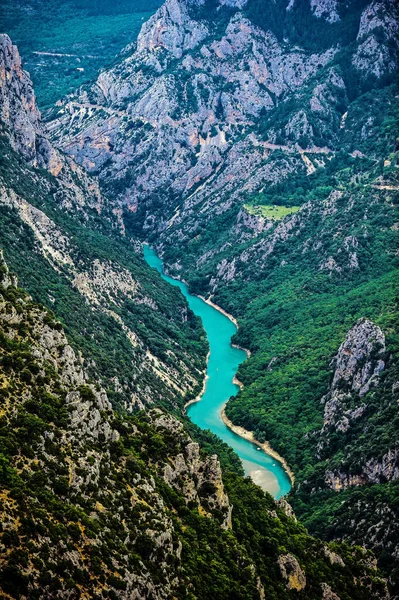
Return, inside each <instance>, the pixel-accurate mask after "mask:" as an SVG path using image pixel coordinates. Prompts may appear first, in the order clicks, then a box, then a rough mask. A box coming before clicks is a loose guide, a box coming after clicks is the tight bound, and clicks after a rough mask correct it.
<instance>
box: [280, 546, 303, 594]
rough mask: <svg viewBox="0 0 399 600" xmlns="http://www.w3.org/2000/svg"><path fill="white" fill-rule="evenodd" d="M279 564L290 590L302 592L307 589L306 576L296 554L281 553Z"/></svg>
mask: <svg viewBox="0 0 399 600" xmlns="http://www.w3.org/2000/svg"><path fill="white" fill-rule="evenodd" d="M278 566H279V567H280V571H281V575H282V576H283V579H285V581H286V586H287V588H288V589H289V590H295V591H296V592H300V591H302V590H304V589H305V587H306V576H305V573H304V571H303V570H302V568H301V567H300V565H299V562H298V560H297V559H296V558H295V556H293V555H292V554H281V555H280V556H279V557H278Z"/></svg>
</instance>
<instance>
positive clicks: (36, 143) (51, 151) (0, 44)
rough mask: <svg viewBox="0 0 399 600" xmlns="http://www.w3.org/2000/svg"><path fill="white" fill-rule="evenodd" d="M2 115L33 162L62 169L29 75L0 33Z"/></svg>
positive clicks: (20, 148)
mask: <svg viewBox="0 0 399 600" xmlns="http://www.w3.org/2000/svg"><path fill="white" fill-rule="evenodd" d="M0 119H1V121H3V123H4V124H5V125H6V126H7V128H9V131H10V133H11V140H12V143H13V146H14V148H15V149H16V150H17V151H19V152H21V153H22V154H23V155H24V156H25V157H26V159H27V160H28V162H29V163H31V164H32V165H33V166H40V167H45V168H48V169H49V170H50V171H51V172H52V173H53V174H54V175H57V174H58V173H59V172H60V170H61V169H62V160H61V158H60V156H59V153H58V152H57V151H56V150H55V148H54V147H53V146H52V145H51V143H50V142H49V140H48V138H47V136H46V134H45V132H44V129H43V127H42V125H41V116H40V112H39V109H38V107H37V104H36V98H35V93H34V91H33V86H32V82H31V80H30V77H29V75H28V74H27V73H26V72H25V71H24V70H23V69H22V64H21V57H20V55H19V52H18V49H17V47H16V46H14V45H13V44H12V42H11V40H10V38H9V37H8V35H5V34H2V35H0Z"/></svg>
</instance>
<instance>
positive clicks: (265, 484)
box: [144, 246, 293, 499]
mask: <svg viewBox="0 0 399 600" xmlns="http://www.w3.org/2000/svg"><path fill="white" fill-rule="evenodd" d="M144 258H145V259H146V261H147V263H148V264H149V265H150V266H152V267H154V268H156V269H157V270H158V271H159V273H160V274H161V277H162V278H163V279H164V280H165V281H167V282H168V283H170V284H171V285H174V286H176V287H178V288H180V290H181V292H182V293H183V295H184V297H185V298H186V299H187V301H188V304H189V306H190V308H191V310H192V311H193V312H194V314H195V315H197V316H199V317H200V318H201V319H202V324H203V327H204V330H205V332H206V335H207V338H208V343H209V350H210V354H209V355H208V357H207V369H206V373H204V379H203V382H202V386H201V384H200V386H199V388H201V387H202V389H201V391H200V392H199V393H197V394H196V398H193V399H192V400H190V401H189V402H187V403H186V405H185V411H186V414H187V415H188V416H189V418H190V419H191V420H192V421H193V423H195V424H196V425H197V426H198V427H200V428H201V429H205V430H210V431H211V432H212V433H214V434H215V435H217V436H218V437H219V438H220V439H221V440H223V441H224V442H225V443H227V444H228V445H229V446H230V447H231V448H233V450H235V452H236V453H237V455H238V456H239V457H240V459H241V461H242V464H243V467H244V471H245V473H246V474H247V475H248V476H250V477H251V478H252V479H253V480H254V481H255V482H256V483H257V485H259V487H261V488H262V489H263V490H265V491H267V492H269V493H270V494H272V496H274V498H276V499H279V498H281V497H282V496H284V495H285V494H287V493H288V492H289V491H290V488H291V483H290V482H291V481H293V476H291V473H290V474H289V473H288V465H286V464H285V462H284V460H283V459H282V457H280V456H278V455H277V454H275V453H273V451H272V449H270V452H269V451H268V450H269V449H268V447H267V446H266V445H261V444H258V443H254V441H253V436H252V435H251V434H249V433H248V432H245V430H243V431H241V430H240V429H236V430H234V431H233V429H232V428H231V427H229V426H228V424H226V423H225V422H224V421H223V420H222V417H223V416H224V415H223V414H221V412H222V408H223V406H224V404H226V402H227V401H228V400H229V398H231V397H232V396H235V395H236V394H237V390H238V388H242V387H243V383H242V382H241V381H239V379H238V378H237V376H236V373H237V371H238V367H239V365H240V364H241V363H242V362H243V361H244V360H245V359H246V358H247V357H248V356H249V355H250V353H249V352H248V351H247V350H246V349H244V348H240V347H238V345H233V344H232V343H231V340H232V337H233V335H234V334H235V333H236V332H237V328H238V323H237V320H236V319H235V318H234V317H233V315H231V314H229V313H228V312H227V311H226V310H224V309H222V308H221V307H220V306H218V305H217V304H215V302H213V301H212V299H209V300H205V299H204V298H201V297H199V296H195V295H193V294H190V292H189V290H188V286H187V284H186V283H184V282H183V281H182V280H179V279H175V278H173V277H171V276H169V275H166V273H165V271H164V268H163V263H162V260H161V259H160V258H159V257H158V256H157V254H156V252H155V251H154V250H152V249H151V248H150V247H149V246H144ZM199 400H200V402H199ZM237 434H238V435H237ZM260 449H262V450H264V451H263V452H261V451H260ZM283 464H284V466H286V467H287V470H286V469H285V468H284V467H283Z"/></svg>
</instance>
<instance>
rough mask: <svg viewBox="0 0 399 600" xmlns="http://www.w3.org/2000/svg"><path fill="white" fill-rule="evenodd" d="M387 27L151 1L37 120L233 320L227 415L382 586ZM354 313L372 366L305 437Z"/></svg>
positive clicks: (392, 312) (392, 141) (392, 434)
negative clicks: (365, 381) (236, 362)
mask: <svg viewBox="0 0 399 600" xmlns="http://www.w3.org/2000/svg"><path fill="white" fill-rule="evenodd" d="M398 22H399V20H398V11H397V4H395V3H394V2H390V1H388V0H387V1H373V2H368V1H364V2H350V3H348V4H347V5H346V6H345V7H344V5H343V4H342V3H337V2H334V1H331V2H327V3H324V2H323V3H322V2H307V1H305V0H304V1H294V2H290V3H287V2H284V1H279V2H276V3H275V4H273V6H272V7H271V5H270V4H268V5H267V7H266V5H265V4H264V3H262V2H255V1H253V2H252V1H249V2H247V3H245V2H243V3H241V2H230V3H228V4H227V3H226V4H225V3H218V2H211V3H206V4H204V5H203V4H202V3H198V4H197V3H193V2H185V1H183V0H181V1H180V2H178V3H174V2H170V1H167V2H166V3H165V4H164V5H163V6H162V7H161V8H160V9H159V10H158V12H157V13H156V14H155V15H154V16H153V17H152V18H151V19H150V20H149V21H148V23H146V24H145V25H144V26H143V28H142V30H141V32H140V34H139V37H138V40H137V44H136V46H134V47H131V48H129V51H128V56H126V57H121V58H120V60H119V61H118V62H117V64H116V65H115V66H113V67H112V68H111V69H108V70H105V71H104V72H103V73H101V74H100V76H99V78H98V80H97V82H96V83H95V84H92V85H90V86H86V87H83V88H81V89H80V90H79V91H78V92H77V93H75V94H74V95H73V96H71V97H70V98H69V99H66V100H65V101H64V103H63V104H62V106H61V107H59V108H58V109H57V111H55V113H54V114H55V117H56V118H55V120H54V121H52V122H51V124H50V127H51V129H52V132H53V138H54V140H56V142H57V143H58V144H61V146H62V147H63V148H64V150H65V151H66V152H67V153H69V154H71V155H72V156H73V157H74V158H75V159H76V160H77V161H78V162H79V163H80V164H82V165H83V166H84V167H85V168H86V169H88V170H89V171H91V172H93V173H95V174H97V175H98V176H99V182H100V185H101V186H102V189H104V190H108V191H110V193H111V194H112V197H113V199H114V201H115V202H116V203H117V204H119V205H121V206H122V207H125V215H124V220H125V225H126V228H127V231H128V232H129V233H130V234H132V235H135V236H136V235H139V236H142V237H145V238H147V239H148V240H150V241H151V242H152V243H154V244H155V245H156V246H157V248H158V250H159V252H160V253H161V254H162V257H163V259H164V260H165V261H166V263H167V264H168V265H169V269H170V271H171V273H173V274H175V275H177V276H180V277H182V278H184V279H185V280H188V282H189V283H190V286H191V289H192V290H193V291H194V292H196V293H199V294H201V295H205V296H206V295H210V296H211V297H212V299H213V300H214V301H215V302H216V303H218V304H220V305H221V306H222V307H223V308H225V309H226V310H228V311H229V312H230V313H232V314H233V315H235V316H236V317H238V319H239V323H240V330H239V333H238V336H237V340H236V341H237V343H239V344H240V345H242V346H244V347H247V348H249V349H250V350H251V351H252V357H251V359H250V360H249V361H247V362H246V363H245V364H244V365H243V366H242V368H241V369H240V372H239V379H240V380H242V382H243V383H244V386H245V387H244V389H243V391H242V392H241V393H240V394H239V395H238V396H237V397H236V398H235V399H233V400H232V401H231V402H230V403H229V404H228V407H227V415H228V416H229V417H230V419H232V421H233V422H234V423H235V424H238V425H242V426H244V427H246V428H247V429H249V430H252V431H254V432H255V434H256V435H257V437H258V438H259V439H260V441H263V440H268V441H269V442H270V443H271V445H272V447H274V448H275V449H276V450H277V451H278V452H279V453H280V454H281V455H283V456H284V457H286V458H287V460H288V462H289V464H290V465H291V466H292V467H293V469H294V471H295V473H296V476H297V480H296V481H297V484H296V488H295V490H294V492H293V495H292V502H293V504H294V506H295V508H296V510H297V512H298V514H299V516H300V517H303V518H304V520H305V523H306V524H307V525H308V526H309V527H310V528H311V530H312V531H314V532H317V533H318V534H319V535H323V536H326V537H334V536H337V537H343V538H347V539H350V540H357V541H358V542H365V543H367V544H368V545H369V546H370V547H372V548H374V549H375V550H376V551H377V552H378V553H379V554H380V556H381V564H382V565H384V567H385V568H386V573H387V574H389V575H391V578H392V580H393V581H397V572H396V571H395V569H397V565H396V558H395V556H396V555H397V530H396V529H395V528H394V529H392V528H390V527H388V526H387V524H388V523H389V522H392V519H393V521H394V522H395V523H396V522H397V514H396V512H395V511H396V508H395V506H396V501H395V502H392V499H393V498H394V497H395V498H396V494H397V491H396V487H395V486H396V484H395V481H396V480H397V478H398V476H399V470H398V467H397V456H398V453H397V444H398V426H397V416H396V415H397V413H396V399H395V394H396V393H397V387H395V386H393V384H394V383H395V381H396V380H397V375H396V372H397V355H398V340H397V334H396V331H397V315H398V312H397V289H398V270H397V267H398V265H397V245H398V235H397V232H398V225H397V223H398V216H397V205H398V192H399V184H398V150H399V147H398V139H399V128H398V123H399V119H398V95H399V90H398V84H397V73H398V64H399V63H398V58H399V27H398ZM114 123H118V128H117V129H115V127H114ZM99 137H101V139H102V144H101V146H99V145H98V143H97V140H98V138H99ZM360 319H367V320H369V321H370V322H372V323H373V324H375V325H376V326H378V327H380V329H381V331H382V332H383V335H384V339H385V344H386V346H385V354H384V358H383V362H384V369H383V370H382V371H381V373H379V376H378V378H377V383H378V385H377V384H376V387H375V388H374V387H373V388H372V389H371V390H369V391H368V392H367V393H365V394H364V395H361V396H359V391H358V390H356V389H354V390H353V393H351V394H350V397H348V398H347V399H346V401H345V403H344V404H342V402H341V404H342V407H341V409H340V410H338V413H339V415H340V417H339V419H338V417H337V423H336V426H335V425H334V426H331V427H330V428H329V429H328V428H327V429H326V428H324V429H323V423H325V420H326V418H327V416H326V412H325V411H326V400H325V398H326V396H327V395H328V393H329V386H330V383H331V380H332V378H333V376H334V370H333V366H332V365H331V361H332V360H333V359H334V357H335V356H336V355H337V353H338V350H339V347H340V345H341V344H342V343H343V341H344V340H345V338H346V336H347V335H348V334H349V332H350V331H351V330H352V328H353V327H355V326H356V323H358V322H359V320H360ZM345 385H349V384H346V383H345ZM392 386H393V387H392ZM342 414H344V416H345V418H346V419H347V420H348V423H347V424H345V426H341V421H340V419H341V416H342ZM348 415H349V417H348ZM351 415H352V416H351ZM345 423H346V422H345ZM322 430H323V432H324V433H323V435H324V437H325V438H327V439H328V443H326V444H324V446H323V451H322V452H321V450H320V444H321V441H320V434H319V433H318V432H320V431H322ZM370 465H372V467H371V466H370ZM359 486H362V487H361V489H362V492H361V494H362V495H361V500H359V493H360V492H359ZM339 490H341V491H340V492H339V493H338V491H339ZM342 501H344V504H342ZM392 511H394V515H393V513H392ZM376 515H378V516H376ZM369 520H370V523H372V524H373V525H372V533H371V534H370V535H366V536H365V532H364V525H363V523H364V522H366V523H368V522H369ZM381 551H382V554H381ZM395 565H396V566H395Z"/></svg>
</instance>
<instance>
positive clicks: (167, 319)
mask: <svg viewBox="0 0 399 600" xmlns="http://www.w3.org/2000/svg"><path fill="white" fill-rule="evenodd" d="M0 148H1V160H0V181H1V182H2V183H3V185H4V187H5V189H7V190H10V189H12V190H13V191H14V192H15V193H16V194H17V195H18V196H19V197H21V198H23V199H24V200H25V201H27V202H29V203H30V204H31V205H32V206H36V207H37V208H39V209H40V210H42V211H44V212H45V214H46V215H47V216H48V217H49V218H50V219H52V221H53V222H54V223H55V224H56V225H57V227H58V228H59V231H61V232H63V234H64V235H66V236H68V239H69V240H70V248H69V252H70V253H71V256H73V259H74V265H75V266H74V269H78V272H79V273H86V276H88V277H89V278H90V276H91V275H90V274H91V273H92V269H93V264H94V263H95V261H100V262H101V263H102V264H105V265H108V264H112V265H113V269H114V270H115V273H116V275H115V277H118V273H119V272H120V271H122V269H124V270H126V271H127V272H128V273H129V274H130V275H131V277H132V279H133V281H134V282H136V283H137V284H138V286H139V291H140V297H139V298H138V299H137V300H136V299H135V298H134V297H133V298H130V297H129V295H122V294H119V293H118V292H117V291H116V292H114V293H112V294H111V296H108V297H107V295H105V297H104V296H103V297H102V299H101V302H100V306H98V305H96V304H94V305H93V304H91V303H89V302H88V301H87V299H85V297H84V296H82V294H81V292H80V291H79V290H78V288H77V286H76V285H74V284H73V281H74V275H73V273H71V267H70V266H68V265H62V266H60V267H57V268H54V265H53V263H52V262H51V260H48V259H47V258H46V256H45V254H44V253H43V252H42V251H41V249H40V245H38V243H37V240H36V237H35V234H34V233H33V231H32V229H31V227H29V226H28V225H26V223H24V221H23V220H21V218H20V216H19V215H18V212H17V210H16V209H15V208H12V207H11V206H4V207H3V210H2V211H1V214H0V229H1V232H2V235H1V246H2V248H3V250H4V254H5V258H6V260H7V261H8V263H9V265H10V268H11V269H12V270H13V271H15V272H16V273H17V274H18V277H19V278H20V282H21V284H22V285H23V286H24V287H26V289H27V290H28V291H29V293H30V294H31V295H32V297H33V298H34V300H35V301H37V302H40V303H42V304H43V305H45V306H47V307H49V308H51V309H52V310H53V311H54V312H55V313H56V314H57V317H59V318H60V319H61V321H62V322H63V324H64V326H65V328H66V331H67V334H68V336H69V338H70V341H71V344H72V346H73V347H74V349H75V350H76V351H77V352H78V351H80V352H81V353H82V354H83V357H84V358H85V359H86V361H87V363H88V372H89V374H90V375H91V376H92V377H93V379H95V378H97V377H100V380H101V381H102V382H103V385H104V386H106V387H107V388H108V391H109V394H110V397H111V398H112V401H113V403H114V405H118V406H119V407H122V406H125V405H126V403H128V405H129V404H130V403H131V395H132V394H135V395H138V397H142V398H145V397H146V396H147V395H148V389H149V390H151V394H152V398H151V399H152V401H153V402H159V403H161V404H162V405H163V406H167V407H168V408H171V407H172V406H173V407H175V408H176V402H177V404H178V405H179V406H180V407H181V406H183V404H184V403H185V401H186V400H187V399H189V398H190V397H195V395H196V394H197V393H198V391H199V389H200V387H201V385H202V373H203V370H204V368H205V357H206V353H207V342H206V337H205V333H204V331H203V329H202V326H201V324H200V321H199V319H197V317H195V315H194V314H193V313H192V312H191V311H190V310H188V309H187V308H186V306H187V305H186V303H185V301H184V299H183V297H182V295H181V294H180V292H179V291H178V290H177V289H176V288H172V287H170V286H168V285H167V284H166V283H164V282H163V281H162V280H161V278H160V276H159V275H158V273H156V272H155V271H153V270H152V269H150V268H149V267H148V266H147V265H146V264H145V262H144V260H143V259H142V258H141V257H140V256H139V255H138V254H136V252H134V250H133V248H132V247H131V245H130V244H129V243H128V242H127V241H125V240H123V238H119V239H117V238H116V237H115V238H113V239H111V237H110V236H111V235H112V228H111V226H108V225H107V221H106V220H105V219H104V221H103V223H102V230H100V229H99V216H98V215H97V214H96V213H95V211H90V209H87V213H88V214H89V215H91V218H90V222H89V223H86V226H85V225H83V224H81V223H80V222H79V220H78V218H76V216H75V215H74V216H72V215H70V214H68V213H67V212H65V210H64V209H63V208H61V207H59V206H58V205H57V202H56V201H55V198H57V197H58V195H59V194H60V192H62V191H63V188H62V182H60V181H58V180H57V179H56V178H54V177H52V176H51V175H49V174H48V173H47V172H46V171H44V170H39V171H38V170H35V169H30V168H29V167H27V165H26V163H25V162H24V160H23V159H22V158H21V157H20V156H18V155H17V154H16V153H15V152H14V151H13V150H12V149H11V148H10V146H9V144H8V142H7V139H6V138H5V137H1V138H0ZM104 215H106V209H104V213H103V217H104ZM80 218H81V219H82V221H83V223H84V221H85V219H84V217H83V215H82V213H81V215H80ZM89 224H90V227H89ZM54 242H55V240H54ZM115 283H116V282H115ZM112 285H113V284H111V287H112ZM186 310H187V312H186ZM110 311H112V314H110ZM114 315H116V318H115V316H114ZM118 317H119V319H120V320H118ZM124 327H127V328H128V329H129V330H130V331H132V332H134V333H135V334H136V335H137V336H138V338H139V340H140V342H141V344H142V345H141V346H138V347H137V348H135V347H134V346H133V345H132V344H131V342H130V341H129V339H128V337H127V336H126V333H125V332H124V329H123V328H124ZM147 349H148V350H149V351H150V352H151V353H152V354H153V355H155V356H156V357H157V358H158V359H160V360H162V361H163V362H164V363H165V365H166V366H167V367H169V368H172V369H174V370H176V372H177V373H178V377H180V378H184V377H185V376H186V374H187V372H191V373H192V374H193V375H194V376H195V377H197V381H198V385H197V386H195V389H191V390H188V391H187V397H185V395H184V394H179V393H176V391H174V390H173V389H171V388H170V387H168V386H167V385H165V383H164V382H163V381H162V380H161V379H160V378H159V377H157V376H156V374H155V373H154V371H153V370H151V369H143V368H142V363H143V361H144V358H145V352H146V350H147ZM90 365H91V366H90ZM115 377H116V378H117V381H118V382H119V383H117V384H116V385H115V379H114V378H115ZM112 382H114V383H112ZM197 388H198V389H197ZM146 390H147V391H146Z"/></svg>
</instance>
